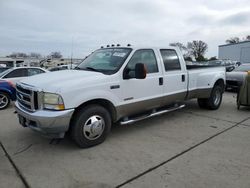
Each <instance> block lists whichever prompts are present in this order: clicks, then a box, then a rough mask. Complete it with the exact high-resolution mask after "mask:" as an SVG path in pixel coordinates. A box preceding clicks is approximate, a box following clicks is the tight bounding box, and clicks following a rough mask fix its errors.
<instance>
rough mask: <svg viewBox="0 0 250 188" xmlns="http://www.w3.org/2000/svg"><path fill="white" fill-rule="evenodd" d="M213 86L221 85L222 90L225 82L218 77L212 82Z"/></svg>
mask: <svg viewBox="0 0 250 188" xmlns="http://www.w3.org/2000/svg"><path fill="white" fill-rule="evenodd" d="M214 86H221V87H222V89H223V92H224V90H225V82H224V80H223V79H222V78H219V79H218V80H216V82H215V83H214Z"/></svg>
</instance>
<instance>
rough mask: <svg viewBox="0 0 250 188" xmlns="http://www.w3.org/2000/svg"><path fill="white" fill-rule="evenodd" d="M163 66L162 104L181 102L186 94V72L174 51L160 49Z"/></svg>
mask: <svg viewBox="0 0 250 188" xmlns="http://www.w3.org/2000/svg"><path fill="white" fill-rule="evenodd" d="M160 54H161V58H162V62H163V65H164V74H163V83H164V95H165V96H164V104H171V103H173V102H178V101H183V100H184V99H185V96H186V92H187V72H186V71H185V68H184V67H182V66H185V65H183V64H181V62H180V59H179V56H178V55H177V52H176V51H175V50H174V49H160Z"/></svg>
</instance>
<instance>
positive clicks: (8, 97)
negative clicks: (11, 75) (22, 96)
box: [0, 91, 10, 110]
mask: <svg viewBox="0 0 250 188" xmlns="http://www.w3.org/2000/svg"><path fill="white" fill-rule="evenodd" d="M0 94H1V95H4V96H6V97H7V99H8V102H7V105H6V106H5V107H3V108H1V107H0V110H4V109H6V108H8V106H9V105H10V96H9V95H8V94H7V93H6V92H2V91H0Z"/></svg>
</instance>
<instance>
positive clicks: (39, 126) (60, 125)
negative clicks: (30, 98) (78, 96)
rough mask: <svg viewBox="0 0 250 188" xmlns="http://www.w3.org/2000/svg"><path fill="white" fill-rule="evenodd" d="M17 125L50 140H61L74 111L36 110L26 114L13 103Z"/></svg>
mask: <svg viewBox="0 0 250 188" xmlns="http://www.w3.org/2000/svg"><path fill="white" fill-rule="evenodd" d="M15 108H16V112H17V114H18V118H19V123H20V124H21V125H22V126H23V127H29V128H31V129H32V130H34V131H36V132H39V133H41V134H42V135H44V136H47V137H50V138H63V137H64V134H65V132H66V131H68V129H69V125H70V120H71V117H72V114H73V113H74V109H69V110H63V111H49V110H37V111H35V112H27V111H25V110H23V109H22V108H21V107H20V106H19V104H18V103H17V102H16V103H15Z"/></svg>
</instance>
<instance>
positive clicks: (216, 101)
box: [213, 90, 221, 106]
mask: <svg viewBox="0 0 250 188" xmlns="http://www.w3.org/2000/svg"><path fill="white" fill-rule="evenodd" d="M213 100H214V104H215V105H216V106H217V105H219V103H220V100H221V93H220V91H219V90H216V91H215V94H214V97H213Z"/></svg>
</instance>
